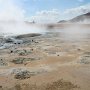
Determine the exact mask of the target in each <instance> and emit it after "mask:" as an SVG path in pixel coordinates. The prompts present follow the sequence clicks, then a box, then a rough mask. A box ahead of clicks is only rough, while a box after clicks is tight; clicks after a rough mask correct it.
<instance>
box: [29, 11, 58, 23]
mask: <svg viewBox="0 0 90 90" xmlns="http://www.w3.org/2000/svg"><path fill="white" fill-rule="evenodd" d="M59 16H60V11H59V10H57V9H52V10H43V11H39V12H36V15H35V16H32V17H30V18H29V20H31V21H33V20H35V21H36V22H43V23H45V22H48V23H50V22H55V21H58V18H59Z"/></svg>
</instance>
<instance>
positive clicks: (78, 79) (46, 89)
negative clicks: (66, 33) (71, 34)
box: [0, 32, 90, 90]
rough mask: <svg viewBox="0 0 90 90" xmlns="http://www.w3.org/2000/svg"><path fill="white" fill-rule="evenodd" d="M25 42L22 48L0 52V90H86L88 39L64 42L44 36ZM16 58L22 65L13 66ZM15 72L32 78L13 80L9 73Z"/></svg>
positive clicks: (89, 80) (88, 81) (88, 84)
mask: <svg viewBox="0 0 90 90" xmlns="http://www.w3.org/2000/svg"><path fill="white" fill-rule="evenodd" d="M22 39H23V40H24V38H22ZM25 40H26V41H27V42H26V43H24V44H22V45H15V46H14V47H12V48H9V49H3V50H0V59H2V60H3V61H4V62H5V63H6V64H5V65H4V66H0V90H90V61H89V60H90V39H89V37H88V38H84V39H77V40H76V41H74V40H64V39H63V36H62V37H61V36H60V34H59V33H55V32H54V33H53V32H50V33H49V32H48V33H47V34H45V35H41V36H37V37H25ZM30 40H33V41H32V42H30ZM11 50H13V52H12V53H11ZM24 51H25V52H24ZM21 52H24V54H22V53H21ZM17 58H24V62H23V63H21V64H15V63H13V62H12V60H14V59H17ZM85 59H86V60H87V61H83V60H85ZM19 68H21V69H27V70H28V71H32V72H36V74H35V75H32V76H31V77H30V78H28V79H23V80H19V79H15V78H14V75H15V74H13V73H12V71H13V69H19Z"/></svg>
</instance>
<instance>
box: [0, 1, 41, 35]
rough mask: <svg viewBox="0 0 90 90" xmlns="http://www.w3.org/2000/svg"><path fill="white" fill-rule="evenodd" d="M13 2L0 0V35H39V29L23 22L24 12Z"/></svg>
mask: <svg viewBox="0 0 90 90" xmlns="http://www.w3.org/2000/svg"><path fill="white" fill-rule="evenodd" d="M15 1H17V0H0V33H12V34H27V33H40V32H41V31H40V30H39V28H36V27H33V26H31V25H29V24H28V25H27V24H26V23H25V22H24V19H25V17H24V16H25V11H24V10H23V9H22V8H21V7H20V6H18V5H17V4H16V3H15Z"/></svg>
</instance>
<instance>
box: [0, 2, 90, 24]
mask: <svg viewBox="0 0 90 90" xmlns="http://www.w3.org/2000/svg"><path fill="white" fill-rule="evenodd" d="M87 12H90V0H0V20H28V21H33V20H35V21H36V22H41V23H47V22H57V21H59V20H63V19H70V18H73V17H75V16H77V15H80V14H83V13H87Z"/></svg>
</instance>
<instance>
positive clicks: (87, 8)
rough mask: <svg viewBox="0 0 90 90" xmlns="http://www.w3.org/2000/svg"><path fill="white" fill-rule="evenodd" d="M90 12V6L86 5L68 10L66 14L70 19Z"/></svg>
mask: <svg viewBox="0 0 90 90" xmlns="http://www.w3.org/2000/svg"><path fill="white" fill-rule="evenodd" d="M88 12H90V4H86V5H83V6H79V7H76V8H72V9H67V10H66V11H64V14H65V15H67V16H70V17H75V16H78V15H81V14H85V13H88Z"/></svg>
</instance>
